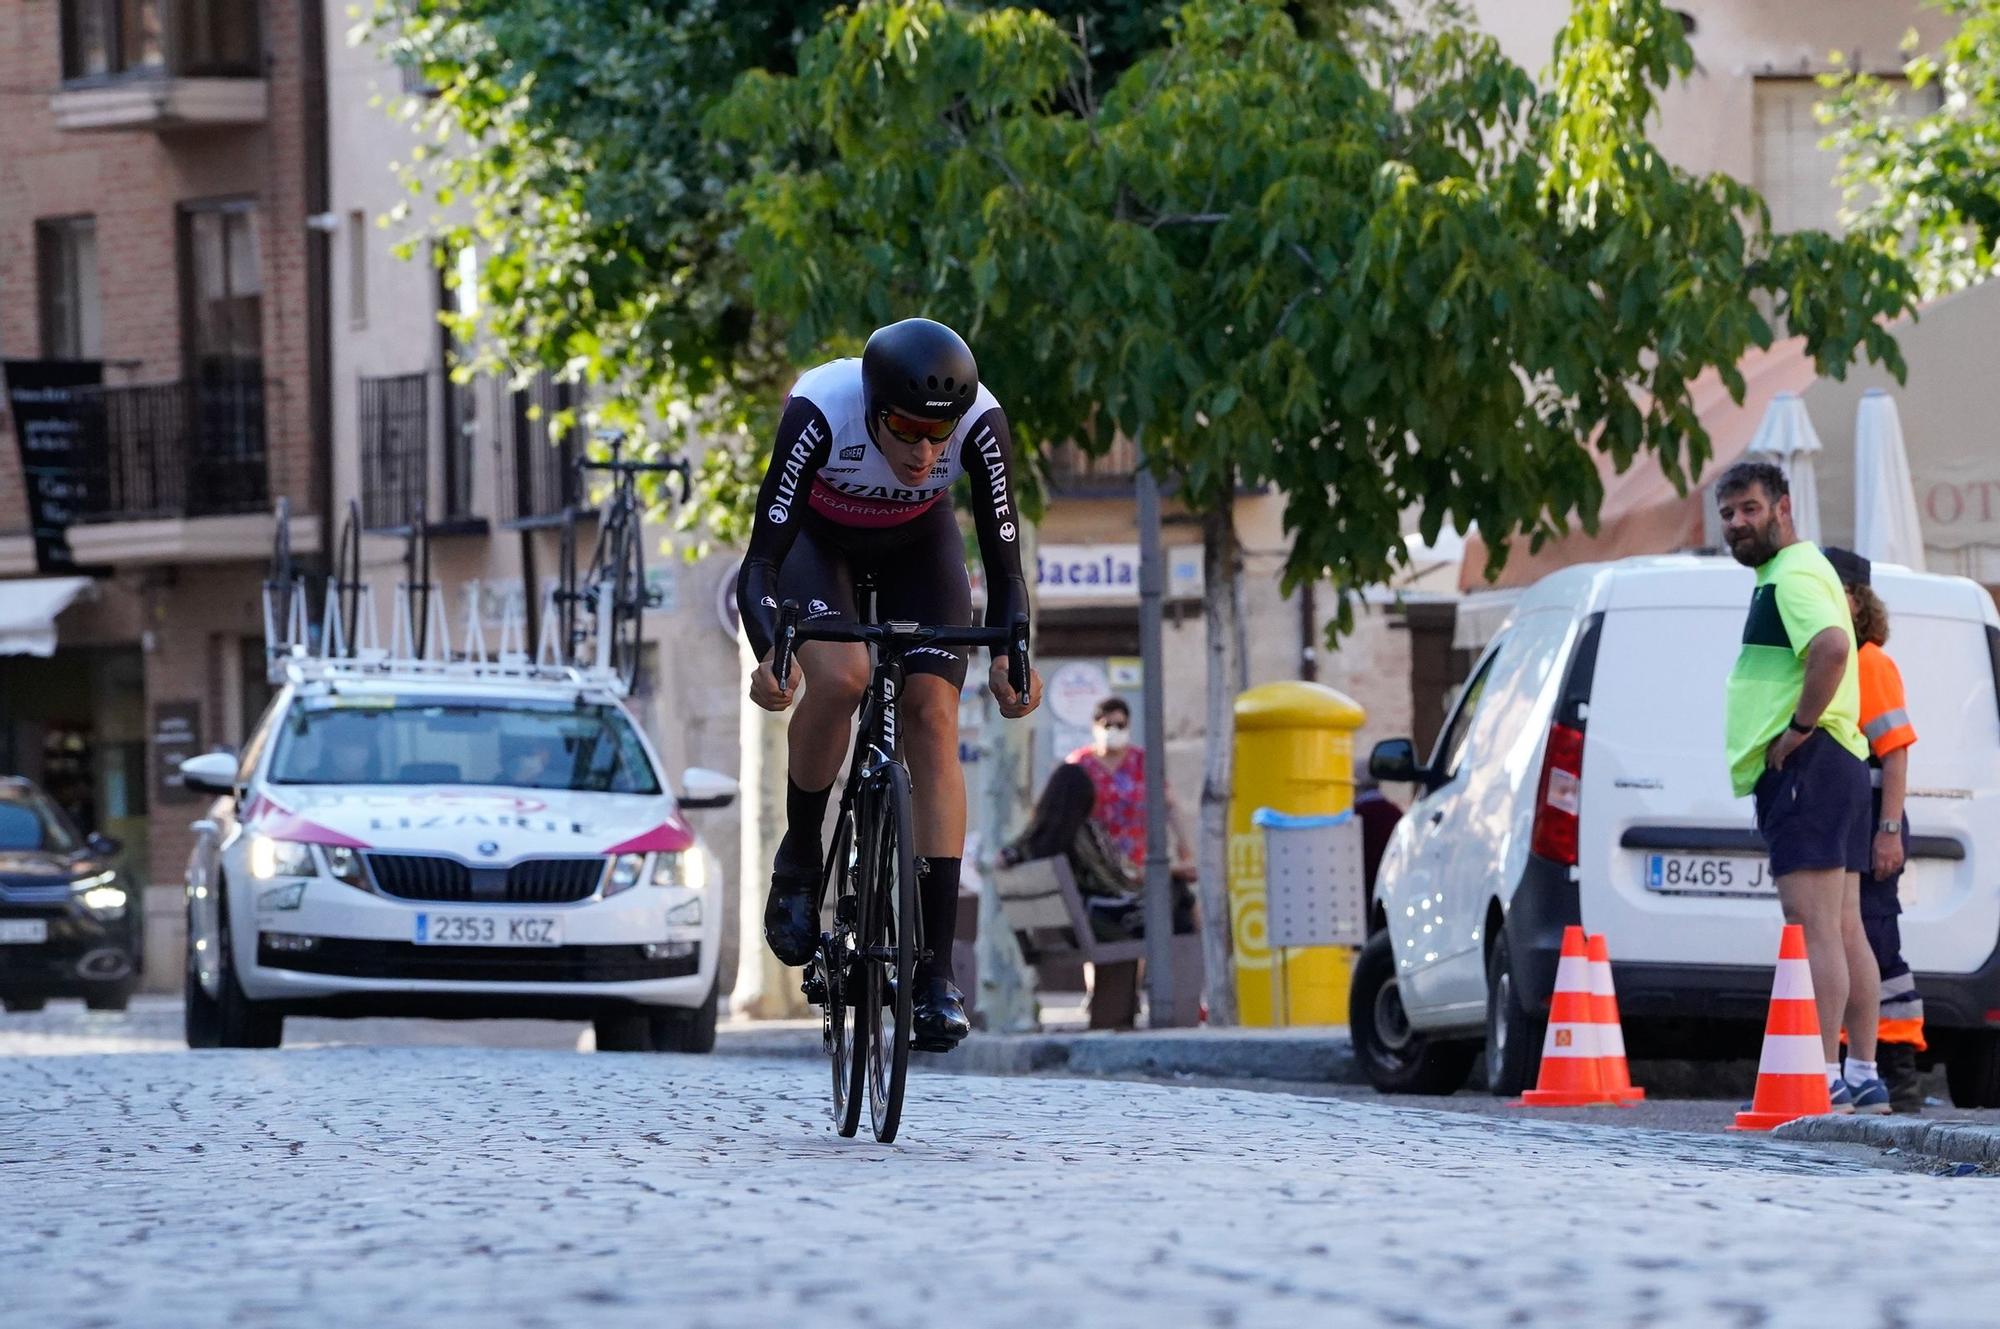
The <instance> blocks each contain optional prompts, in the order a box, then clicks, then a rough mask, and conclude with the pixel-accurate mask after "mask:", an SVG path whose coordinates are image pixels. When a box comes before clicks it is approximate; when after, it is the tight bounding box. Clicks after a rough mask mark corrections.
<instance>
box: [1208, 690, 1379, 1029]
mask: <svg viewBox="0 0 2000 1329" xmlns="http://www.w3.org/2000/svg"><path fill="white" fill-rule="evenodd" d="M1367 718H1368V717H1367V712H1365V711H1363V710H1362V709H1361V707H1360V706H1359V705H1357V704H1356V703H1355V702H1354V699H1353V698H1351V697H1348V696H1347V695H1345V694H1344V693H1340V692H1336V691H1334V690H1333V689H1332V688H1329V687H1325V686H1323V685H1321V684H1318V683H1300V682H1286V683H1267V684H1265V685H1263V686H1262V687H1255V688H1251V689H1250V690H1249V691H1248V692H1245V693H1244V694H1243V695H1242V696H1240V697H1238V698H1237V699H1236V796H1235V798H1234V800H1233V801H1232V802H1231V803H1230V805H1229V917H1230V923H1231V928H1232V930H1233V931H1234V933H1235V942H1236V1007H1237V1012H1238V1014H1239V1015H1240V1017H1241V1018H1242V1021H1243V1023H1244V1024H1247V1025H1275V1024H1345V1023H1346V1022H1347V980H1348V972H1349V968H1350V964H1349V953H1348V951H1347V950H1346V949H1345V948H1343V947H1335V946H1310V947H1301V948H1298V949H1296V950H1285V951H1280V952H1279V953H1278V954H1276V955H1275V956H1274V955H1273V954H1272V952H1271V949H1270V946H1269V944H1268V933H1267V931H1266V927H1265V901H1264V832H1263V830H1262V829H1261V828H1259V827H1258V826H1255V825H1253V824H1252V823H1251V820H1250V819H1251V816H1252V814H1253V813H1255V812H1256V811H1257V809H1258V808H1272V809H1274V810H1276V811H1278V812H1284V813H1290V814H1292V815H1294V816H1310V815H1313V814H1325V813H1336V812H1344V811H1346V810H1347V809H1348V808H1351V807H1352V806H1354V731H1355V730H1357V729H1359V728H1360V727H1361V725H1362V722H1363V721H1364V720H1366V719H1367ZM1274 964H1275V965H1276V966H1277V968H1276V972H1275V973H1274V972H1273V968H1272V966H1273V965H1274Z"/></svg>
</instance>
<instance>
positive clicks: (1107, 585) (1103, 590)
mask: <svg viewBox="0 0 2000 1329" xmlns="http://www.w3.org/2000/svg"><path fill="white" fill-rule="evenodd" d="M1166 553H1167V598H1168V599H1169V600H1193V599H1199V598H1200V597H1201V586H1202V577H1201V546H1199V545H1184V546H1180V547H1177V548H1173V549H1169V550H1167V551H1166ZM984 571H985V570H984V569H983V568H981V567H980V566H979V565H978V564H977V563H975V564H974V565H973V568H972V594H973V598H974V599H975V600H980V601H982V602H983V601H984V599H985V593H986V587H985V580H984ZM1034 598H1035V603H1036V604H1038V605H1064V604H1137V603H1139V546H1138V545H1136V544H1129V545H1128V544H1102V545H1100V544H1087V545H1054V544H1049V545H1042V546H1040V547H1039V548H1037V549H1036V551H1035V591H1034Z"/></svg>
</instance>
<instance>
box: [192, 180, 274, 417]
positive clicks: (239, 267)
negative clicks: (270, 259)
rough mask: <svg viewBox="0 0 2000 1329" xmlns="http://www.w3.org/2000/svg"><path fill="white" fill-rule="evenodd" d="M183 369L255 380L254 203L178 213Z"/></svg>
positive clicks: (258, 318)
mask: <svg viewBox="0 0 2000 1329" xmlns="http://www.w3.org/2000/svg"><path fill="white" fill-rule="evenodd" d="M182 220H183V228H182V234H183V246H184V250H185V254H186V258H185V263H186V278H185V283H186V284H185V290H186V292H187V295H186V324H187V347H188V367H189V371H190V373H191V374H192V375H193V376H195V377H198V378H236V377H243V376H250V377H255V376H258V375H260V374H261V372H262V371H261V364H262V361H263V358H264V276H263V263H262V260H261V256H260V253H259V247H258V239H257V205H256V204H255V203H254V202H251V201H249V200H235V201H230V202H222V203H191V204H187V205H185V206H184V207H183V209H182Z"/></svg>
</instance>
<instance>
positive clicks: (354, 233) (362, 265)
mask: <svg viewBox="0 0 2000 1329" xmlns="http://www.w3.org/2000/svg"><path fill="white" fill-rule="evenodd" d="M347 322H348V326H350V327H352V328H355V329H360V328H365V327H367V326H368V214H367V213H365V212H363V211H361V210H360V209H359V208H356V209H355V210H354V211H353V212H350V213H348V214H347Z"/></svg>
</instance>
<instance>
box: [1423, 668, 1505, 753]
mask: <svg viewBox="0 0 2000 1329" xmlns="http://www.w3.org/2000/svg"><path fill="white" fill-rule="evenodd" d="M1507 641H1508V638H1507V636H1506V635H1505V634H1502V635H1501V636H1500V637H1499V638H1498V639H1497V640H1496V641H1495V642H1494V644H1493V649H1492V650H1490V651H1488V652H1487V653H1486V659H1485V660H1484V661H1482V662H1481V663H1480V666H1479V668H1478V670H1477V671H1475V672H1474V673H1473V675H1472V677H1471V678H1470V679H1468V680H1467V681H1466V684H1465V688H1464V690H1463V691H1461V692H1460V693H1459V694H1458V706H1457V708H1456V709H1454V710H1453V711H1452V713H1451V719H1450V720H1448V721H1446V722H1445V726H1444V731H1443V732H1442V733H1440V734H1439V735H1438V741H1437V747H1436V748H1435V749H1434V750H1433V751H1432V752H1431V760H1430V768H1431V770H1432V771H1434V772H1436V774H1437V777H1438V778H1439V779H1441V780H1449V779H1450V778H1451V777H1452V775H1453V774H1454V773H1455V772H1456V771H1457V770H1458V756H1459V753H1461V752H1463V751H1464V750H1465V739H1466V736H1467V735H1468V734H1470V733H1471V732H1472V718H1473V716H1475V715H1477V714H1478V713H1479V698H1480V696H1481V695H1482V694H1483V693H1484V692H1485V691H1486V680H1487V679H1488V678H1490V677H1492V675H1493V662H1494V661H1495V660H1498V659H1499V658H1500V656H1501V655H1502V654H1503V653H1504V652H1505V651H1506V649H1507Z"/></svg>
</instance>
